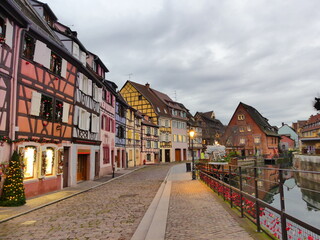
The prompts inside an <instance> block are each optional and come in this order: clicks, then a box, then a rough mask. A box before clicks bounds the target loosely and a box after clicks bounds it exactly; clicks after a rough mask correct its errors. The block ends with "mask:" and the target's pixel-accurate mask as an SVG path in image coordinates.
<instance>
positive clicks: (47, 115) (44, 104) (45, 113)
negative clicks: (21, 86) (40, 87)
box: [40, 94, 53, 120]
mask: <svg viewBox="0 0 320 240" xmlns="http://www.w3.org/2000/svg"><path fill="white" fill-rule="evenodd" d="M52 102H53V101H52V98H51V97H48V96H45V95H43V94H42V95H41V103H40V116H42V117H43V118H44V119H46V120H52V112H53V107H52Z"/></svg>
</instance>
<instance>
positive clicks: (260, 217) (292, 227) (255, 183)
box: [196, 163, 320, 240]
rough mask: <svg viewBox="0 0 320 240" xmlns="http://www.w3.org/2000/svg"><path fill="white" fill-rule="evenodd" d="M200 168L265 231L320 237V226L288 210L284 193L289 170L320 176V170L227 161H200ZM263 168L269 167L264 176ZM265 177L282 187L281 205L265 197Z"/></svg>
mask: <svg viewBox="0 0 320 240" xmlns="http://www.w3.org/2000/svg"><path fill="white" fill-rule="evenodd" d="M196 169H197V171H198V176H199V178H200V179H201V180H202V181H203V182H205V183H206V184H207V185H208V186H209V187H210V188H211V189H212V190H214V191H215V192H216V193H217V194H218V195H220V196H221V197H223V199H224V200H225V201H228V202H229V203H230V206H231V208H232V207H235V208H237V209H238V210H239V211H240V214H241V217H247V218H248V219H250V220H251V221H252V222H253V223H255V224H256V227H257V231H258V232H260V231H264V232H266V233H267V234H268V235H269V236H271V237H273V238H277V239H282V240H287V239H295V240H298V239H301V240H302V239H308V240H319V239H320V229H318V228H316V227H314V226H312V225H310V224H308V223H306V222H304V221H302V220H300V219H298V218H296V217H294V216H292V215H290V214H288V213H286V208H285V196H284V186H285V185H284V182H285V180H286V179H285V177H287V175H288V172H291V173H293V174H295V173H297V174H314V175H316V176H317V177H316V178H317V179H318V177H320V172H313V171H300V170H291V169H280V168H267V167H241V166H233V165H228V167H226V168H225V167H224V166H223V165H212V164H208V163H198V164H197V166H196ZM263 171H268V174H267V176H265V178H261V176H262V175H261V172H263ZM248 172H250V174H249V173H248ZM285 173H286V174H285ZM261 181H263V182H265V183H267V185H268V186H270V187H271V189H277V190H278V192H277V194H279V195H280V200H279V201H280V209H278V208H276V207H274V206H271V205H270V204H269V203H267V202H266V201H264V200H262V199H266V198H267V197H268V196H267V194H266V192H267V191H265V189H262V188H261V185H262V183H261ZM286 187H287V186H286ZM318 193H319V192H318ZM315 221H317V220H315Z"/></svg>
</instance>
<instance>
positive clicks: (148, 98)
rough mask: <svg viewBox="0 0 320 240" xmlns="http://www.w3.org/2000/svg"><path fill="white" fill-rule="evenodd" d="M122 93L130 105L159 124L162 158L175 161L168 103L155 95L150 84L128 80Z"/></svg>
mask: <svg viewBox="0 0 320 240" xmlns="http://www.w3.org/2000/svg"><path fill="white" fill-rule="evenodd" d="M120 93H121V95H122V96H123V97H124V99H125V100H126V101H127V102H128V104H129V105H130V106H132V107H133V108H135V109H137V110H139V111H140V112H141V113H142V114H145V115H148V116H149V119H150V121H151V122H152V123H153V124H155V125H159V135H160V148H161V156H160V159H161V161H162V162H172V161H174V156H173V150H172V135H171V133H172V130H171V119H172V117H171V113H170V111H169V109H168V108H167V106H166V104H164V103H163V102H162V101H161V100H160V99H159V98H158V97H157V96H156V95H155V93H154V92H153V89H151V88H150V85H149V84H145V85H141V84H138V83H136V82H132V81H127V82H126V83H125V84H124V86H123V87H122V89H121V90H120Z"/></svg>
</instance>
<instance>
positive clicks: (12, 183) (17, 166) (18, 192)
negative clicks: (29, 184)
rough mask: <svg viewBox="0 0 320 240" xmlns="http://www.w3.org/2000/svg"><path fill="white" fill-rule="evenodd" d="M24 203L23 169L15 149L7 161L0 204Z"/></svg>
mask: <svg viewBox="0 0 320 240" xmlns="http://www.w3.org/2000/svg"><path fill="white" fill-rule="evenodd" d="M25 203H26V196H25V193H24V186H23V171H22V166H21V160H20V157H19V154H18V153H17V152H16V151H15V152H14V153H13V155H12V158H11V161H10V162H9V170H8V175H7V176H6V178H5V180H4V184H3V191H2V195H1V197H0V206H21V205H23V204H25Z"/></svg>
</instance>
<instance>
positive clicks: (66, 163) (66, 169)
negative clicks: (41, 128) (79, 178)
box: [63, 147, 70, 188]
mask: <svg viewBox="0 0 320 240" xmlns="http://www.w3.org/2000/svg"><path fill="white" fill-rule="evenodd" d="M69 150H70V147H64V148H63V187H64V188H65V187H68V186H69V185H68V178H69Z"/></svg>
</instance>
